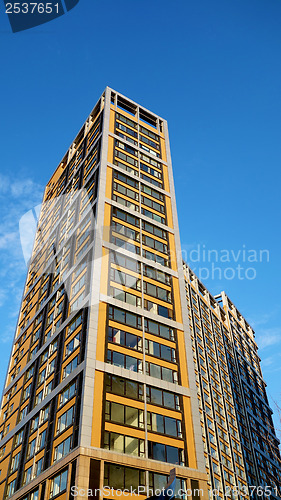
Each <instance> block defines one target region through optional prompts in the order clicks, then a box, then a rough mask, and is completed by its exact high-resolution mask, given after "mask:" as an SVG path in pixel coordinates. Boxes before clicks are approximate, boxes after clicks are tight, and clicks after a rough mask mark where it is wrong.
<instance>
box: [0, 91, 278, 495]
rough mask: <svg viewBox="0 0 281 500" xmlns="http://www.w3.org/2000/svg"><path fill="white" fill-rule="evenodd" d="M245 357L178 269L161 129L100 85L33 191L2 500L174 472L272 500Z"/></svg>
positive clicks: (184, 479)
mask: <svg viewBox="0 0 281 500" xmlns="http://www.w3.org/2000/svg"><path fill="white" fill-rule="evenodd" d="M36 210H37V209H36ZM36 210H35V211H36ZM33 213H34V211H31V212H30V213H29V214H27V215H26V222H27V223H28V221H29V219H28V217H31V219H32V217H33ZM31 219H30V220H31ZM22 227H24V225H23V226H22ZM256 351H257V346H256V344H255V341H254V333H253V331H252V329H251V328H250V326H249V325H248V324H247V323H246V321H245V320H244V319H243V318H242V317H241V315H240V313H239V312H238V311H237V309H236V308H235V307H234V306H233V304H232V303H231V302H230V300H229V299H228V297H226V296H225V294H222V295H221V296H220V297H216V298H213V297H211V295H210V294H209V292H208V291H207V290H206V289H205V288H204V287H203V285H202V284H201V283H199V281H198V280H197V278H196V276H195V275H194V274H193V273H192V271H191V270H190V269H189V268H188V267H187V266H186V265H185V264H183V262H182V258H181V246H180V238H179V228H178V221H177V210H176V200H175V192H174V183H173V173H172V164H171V156H170V148H169V137H168V129H167V122H166V121H165V120H164V119H163V118H161V117H159V116H157V115H155V114H154V113H152V112H150V111H148V110H146V109H144V108H143V107H141V106H139V105H138V104H136V103H134V102H133V101H131V100H130V99H128V98H126V97H124V96H122V95H121V94H119V93H118V92H116V91H114V90H112V89H110V88H108V87H107V88H106V90H105V92H104V93H103V95H102V96H101V98H100V100H99V101H98V103H97V104H96V106H95V108H94V109H93V111H92V113H91V114H90V116H89V118H88V119H87V120H86V122H85V123H84V125H83V127H82V128H81V130H80V131H79V133H78V135H77V137H76V138H75V140H74V141H73V143H72V145H71V147H70V148H69V150H68V151H67V153H66V155H65V156H64V158H63V159H62V161H61V162H60V164H59V166H58V168H57V169H56V170H55V172H54V174H53V175H52V177H51V179H50V181H49V182H48V184H47V186H46V189H45V193H44V199H43V203H42V207H41V210H40V215H39V222H38V226H37V231H36V236H35V242H34V246H33V251H32V255H31V258H30V262H29V267H28V274H27V280H26V284H25V289H24V293H23V298H22V303H21V308H20V313H19V318H18V325H17V330H16V333H15V339H14V344H13V349H12V354H11V358H10V362H9V367H8V372H7V379H6V383H5V388H4V392H3V398H2V406H1V417H0V432H1V435H0V438H1V441H0V470H1V475H0V496H1V498H4V499H5V500H6V499H10V498H11V499H13V500H14V499H15V500H16V499H20V500H52V499H57V500H69V499H71V498H77V499H81V498H85V496H86V498H87V497H88V498H96V499H97V498H99V499H102V498H103V497H105V498H109V499H111V500H115V499H117V498H119V497H120V491H118V490H124V489H128V490H130V488H132V489H133V491H131V492H129V496H130V497H132V498H133V497H135V496H136V495H135V491H136V493H137V496H138V497H139V499H140V500H142V499H145V498H146V497H147V496H148V494H149V493H150V492H151V491H152V490H153V489H154V490H155V489H157V488H162V487H163V486H164V484H165V481H166V478H167V477H168V475H169V471H170V469H171V468H172V467H176V474H177V488H176V490H177V491H178V490H182V491H186V493H185V495H183V498H188V497H190V498H192V499H195V498H196V497H198V496H200V497H202V498H208V496H212V495H213V494H214V495H216V496H218V497H221V498H224V497H225V496H227V495H229V496H231V497H233V498H234V497H235V488H236V491H237V490H239V495H240V497H241V498H242V494H243V493H244V495H245V497H246V498H250V497H252V498H253V497H254V495H257V496H256V498H261V495H264V490H263V491H262V492H261V495H259V492H257V491H256V490H255V491H254V489H253V491H250V492H249V490H248V487H249V486H253V487H254V486H262V487H263V488H264V487H265V486H268V487H270V488H271V491H270V494H272V498H277V497H278V495H279V493H278V488H279V485H280V455H279V450H278V441H277V439H276V435H275V431H274V427H273V424H272V417H271V414H272V412H271V410H270V408H269V406H268V401H267V397H266V391H265V384H264V381H263V379H262V375H261V371H260V366H259V361H260V360H259V358H258V355H257V352H256ZM106 488H107V489H106ZM138 488H139V490H138ZM214 490H216V491H214ZM273 490H274V491H273ZM178 495H180V493H178ZM121 496H124V497H125V496H127V493H123V494H122V495H121ZM264 498H266V495H265V496H264Z"/></svg>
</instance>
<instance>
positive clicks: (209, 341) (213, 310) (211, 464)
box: [184, 263, 281, 500]
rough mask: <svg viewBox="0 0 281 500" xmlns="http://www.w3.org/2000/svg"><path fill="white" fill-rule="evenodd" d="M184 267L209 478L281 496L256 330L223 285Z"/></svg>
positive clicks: (280, 467) (258, 494) (255, 493)
mask: <svg viewBox="0 0 281 500" xmlns="http://www.w3.org/2000/svg"><path fill="white" fill-rule="evenodd" d="M184 274H185V280H186V296H187V307H188V313H189V324H190V330H191V338H192V345H193V356H194V365H195V374H196V384H197V388H198V403H199V411H200V420H201V426H202V437H203V442H204V451H205V459H206V468H207V472H208V478H209V486H210V488H211V489H212V490H215V489H219V490H220V491H221V492H223V495H224V496H225V497H226V496H227V495H228V496H230V497H231V492H232V493H234V492H237V491H241V492H242V493H245V492H246V491H248V492H249V498H252V499H256V500H257V499H261V498H262V499H266V498H272V499H273V498H280V494H281V459H280V452H279V448H278V445H279V441H278V439H277V438H276V434H275V429H274V426H273V421H272V410H271V409H270V407H269V404H268V399H267V395H266V384H265V382H264V380H263V378H262V373H261V368H260V358H259V357H258V354H257V344H256V342H255V333H254V331H253V329H252V328H251V326H250V325H249V324H248V323H247V321H246V320H245V318H243V316H242V315H241V314H240V312H239V311H238V310H237V308H236V307H235V306H234V304H233V303H232V302H231V301H230V299H229V298H228V297H227V296H226V294H225V293H224V292H222V293H221V294H220V295H218V296H216V297H212V295H211V294H210V293H209V291H208V290H207V289H206V288H205V286H204V285H203V284H202V283H201V282H200V281H199V280H198V278H197V277H196V275H195V274H194V273H193V272H192V271H191V269H190V268H189V267H188V266H187V265H186V264H185V263H184ZM245 486H246V489H245ZM234 497H236V498H237V495H236V496H235V495H234Z"/></svg>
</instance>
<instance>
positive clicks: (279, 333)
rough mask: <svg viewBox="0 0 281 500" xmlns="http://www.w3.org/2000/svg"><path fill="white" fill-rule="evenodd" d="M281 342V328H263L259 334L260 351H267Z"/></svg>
mask: <svg viewBox="0 0 281 500" xmlns="http://www.w3.org/2000/svg"><path fill="white" fill-rule="evenodd" d="M280 342H281V328H278V327H276V328H262V329H260V330H259V332H258V334H257V344H258V346H259V349H265V348H266V347H271V346H274V345H277V344H279V343H280Z"/></svg>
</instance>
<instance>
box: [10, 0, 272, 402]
mask: <svg viewBox="0 0 281 500" xmlns="http://www.w3.org/2000/svg"><path fill="white" fill-rule="evenodd" d="M280 26H281V3H280V1H279V0H266V1H265V0H264V1H262V0H246V1H245V0H229V1H227V2H225V0H214V1H212V2H210V1H209V0H199V1H195V0H193V1H190V0H184V1H181V0H176V1H174V2H168V1H166V0H162V1H160V0H154V1H153V2H151V1H147V0H143V1H142V2H139V1H137V0H136V1H134V2H132V1H129V0H121V1H119V2H113V1H111V0H108V1H107V2H101V1H97V0H80V2H79V4H78V5H77V7H75V8H74V9H73V10H72V11H71V12H69V13H68V14H67V15H65V16H63V17H61V18H59V19H57V20H54V21H52V22H50V23H48V24H46V25H42V26H40V27H38V28H34V29H31V30H27V31H24V32H20V33H16V34H13V33H12V32H11V29H10V26H9V23H8V19H7V16H6V15H5V13H4V8H3V6H2V5H1V10H0V40H1V44H0V52H1V66H2V78H1V83H0V85H1V95H2V98H1V118H2V119H1V124H0V126H1V167H0V168H1V171H0V207H1V220H0V256H1V264H0V278H1V284H0V320H1V330H0V348H1V351H2V362H1V366H0V385H1V386H2V384H3V382H4V377H5V373H6V368H7V364H8V358H9V354H10V348H11V343H12V338H13V332H14V328H15V323H16V319H17V312H18V306H19V302H20V298H21V293H22V288H23V284H24V280H25V273H26V269H25V266H24V260H23V257H22V254H21V249H20V244H19V234H18V221H19V218H20V217H21V215H23V214H24V213H25V211H27V210H28V209H29V208H31V207H33V206H35V205H36V204H37V203H38V202H39V201H40V198H41V196H42V190H43V186H44V185H45V184H46V182H47V181H48V179H49V177H50V175H51V173H52V171H53V170H54V168H55V167H56V165H57V164H58V162H59V161H60V159H61V158H62V156H63V155H64V153H65V151H66V149H67V148H68V146H69V145H70V143H71V141H72V140H73V139H74V137H75V135H76V133H77V132H78V130H79V128H80V126H81V125H82V124H83V122H84V120H85V119H86V117H87V116H88V114H89V113H90V111H91V109H92V108H93V106H94V104H95V102H96V101H97V99H98V98H99V96H100V94H101V93H102V91H103V90H104V88H105V86H106V85H109V86H111V87H113V88H115V89H116V90H118V91H120V92H122V93H123V94H125V95H127V96H129V97H131V98H132V99H134V100H135V101H137V102H139V103H141V104H142V105H143V106H145V107H147V108H148V109H151V110H152V111H155V112H156V113H158V114H160V115H162V116H163V117H165V118H166V119H167V120H168V123H169V130H170V141H171V150H172V159H173V167H174V177H175V186H176V195H177V204H178V214H179V222H180V230H181V240H182V245H183V248H184V250H185V252H186V253H185V255H186V258H187V260H188V261H189V262H190V264H191V266H192V267H193V268H194V269H195V272H197V273H198V272H200V273H201V275H202V277H203V276H205V277H207V274H208V273H209V278H208V279H205V280H203V281H204V283H205V284H206V285H207V287H208V288H209V289H210V291H211V292H212V293H213V294H216V293H218V292H220V291H221V290H225V292H226V293H227V294H228V295H229V296H230V298H231V300H232V301H233V302H234V303H235V304H236V306H237V307H238V309H239V310H240V312H241V313H242V314H243V315H244V316H245V317H246V318H247V320H248V321H249V322H250V323H251V324H252V325H253V327H254V329H255V330H256V338H257V341H258V343H259V345H260V356H261V358H262V360H263V362H262V367H263V373H264V377H265V379H266V381H267V383H268V393H269V395H270V397H271V398H273V399H276V400H279V402H281V388H280V383H279V380H280V375H281V373H280V371H281V351H280V346H281V321H280V318H281V301H280V295H281V292H280V286H279V283H280V270H281V263H280V187H279V186H280V180H281V174H280V165H281V142H280V126H281V94H280V89H281V65H280V53H281V29H280ZM198 245H199V246H198ZM198 249H199V251H200V253H201V262H195V260H196V259H194V257H196V254H195V253H194V252H193V253H190V252H191V251H192V250H196V251H198ZM203 249H205V250H206V251H207V250H213V252H212V259H211V261H210V262H207V263H206V262H203V253H202V252H203ZM222 250H227V251H228V252H229V255H230V257H229V261H228V262H225V263H222V262H221V261H220V259H221V256H222ZM239 250H240V254H239ZM242 250H244V251H245V254H246V256H247V258H246V259H243V253H242ZM249 250H254V251H255V252H257V256H259V254H258V252H259V251H260V250H268V255H269V258H268V259H263V260H262V262H249V259H248V257H249ZM231 251H233V252H234V254H231ZM224 255H226V254H225V253H224ZM251 255H252V256H253V253H252V254H251ZM216 256H217V257H216ZM237 256H238V260H237V262H235V259H237ZM216 258H217V260H218V262H216V261H215V260H216ZM258 258H259V257H257V259H258ZM238 264H239V265H240V266H241V267H243V269H244V271H243V273H242V272H240V278H241V277H244V279H239V278H238V274H237V270H236V268H237V265H238ZM212 265H215V266H216V267H218V266H219V267H220V269H221V274H222V276H221V278H222V279H219V278H220V276H219V272H218V271H217V272H216V273H215V276H214V277H212V275H211V274H212V273H211V270H212ZM202 268H207V270H206V269H205V270H202ZM226 268H230V270H228V271H226ZM248 268H252V271H248ZM233 273H234V274H233ZM246 273H248V274H247V276H248V278H249V277H250V278H252V277H253V275H254V279H247V277H246ZM225 276H226V278H229V277H233V279H226V278H225ZM271 404H272V406H274V404H273V401H272V400H271Z"/></svg>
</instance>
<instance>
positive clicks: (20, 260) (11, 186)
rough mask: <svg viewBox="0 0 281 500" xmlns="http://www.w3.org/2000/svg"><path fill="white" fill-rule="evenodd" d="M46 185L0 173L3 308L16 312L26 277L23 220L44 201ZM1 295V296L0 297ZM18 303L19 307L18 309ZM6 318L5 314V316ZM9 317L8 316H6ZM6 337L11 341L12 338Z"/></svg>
mask: <svg viewBox="0 0 281 500" xmlns="http://www.w3.org/2000/svg"><path fill="white" fill-rule="evenodd" d="M42 194H43V186H41V185H40V184H38V183H36V182H34V180H33V179H30V178H18V179H16V180H14V179H13V178H12V177H9V176H8V175H3V174H0V211H1V221H0V261H1V264H0V278H1V283H2V289H0V307H4V306H5V307H6V306H7V304H8V307H9V308H10V309H11V310H14V309H15V307H18V305H19V299H18V298H19V296H20V297H21V293H22V287H23V283H24V279H25V275H26V271H27V268H26V265H25V261H24V257H23V253H22V248H21V244H20V234H19V220H20V218H21V217H22V216H23V215H24V214H25V213H26V212H27V211H28V210H30V209H32V208H33V207H34V206H36V205H38V203H40V202H41V199H42ZM1 293H2V294H1ZM15 304H16V306H15ZM5 316H6V315H5ZM6 317H7V316H6ZM5 337H8V338H10V334H9V335H5Z"/></svg>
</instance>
